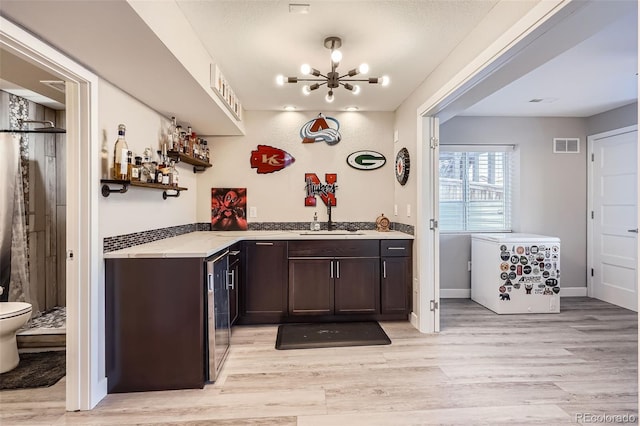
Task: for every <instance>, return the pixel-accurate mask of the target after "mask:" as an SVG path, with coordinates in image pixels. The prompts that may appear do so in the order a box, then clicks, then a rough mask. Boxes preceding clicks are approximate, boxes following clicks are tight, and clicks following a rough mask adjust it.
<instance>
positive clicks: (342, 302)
mask: <svg viewBox="0 0 640 426" xmlns="http://www.w3.org/2000/svg"><path fill="white" fill-rule="evenodd" d="M334 263H335V313H336V314H375V313H380V260H379V259H378V258H336V259H335V260H334Z"/></svg>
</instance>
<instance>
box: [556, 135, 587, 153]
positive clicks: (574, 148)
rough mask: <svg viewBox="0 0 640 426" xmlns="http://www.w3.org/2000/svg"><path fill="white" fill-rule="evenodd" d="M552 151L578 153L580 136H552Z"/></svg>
mask: <svg viewBox="0 0 640 426" xmlns="http://www.w3.org/2000/svg"><path fill="white" fill-rule="evenodd" d="M553 152H554V153H555V154H578V153H579V152H580V138H553Z"/></svg>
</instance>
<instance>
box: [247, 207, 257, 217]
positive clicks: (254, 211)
mask: <svg viewBox="0 0 640 426" xmlns="http://www.w3.org/2000/svg"><path fill="white" fill-rule="evenodd" d="M249 217H258V208H257V207H255V206H252V207H249Z"/></svg>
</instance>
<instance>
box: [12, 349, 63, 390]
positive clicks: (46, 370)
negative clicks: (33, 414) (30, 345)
mask: <svg viewBox="0 0 640 426" xmlns="http://www.w3.org/2000/svg"><path fill="white" fill-rule="evenodd" d="M65 371H66V352H65V351H50V352H33V353H21V354H20V363H19V364H18V366H17V367H16V368H14V369H13V370H11V371H7V372H6V373H2V374H0V389H25V388H40V387H45V386H51V385H53V384H55V383H57V382H58V380H60V379H61V378H63V377H64V375H65Z"/></svg>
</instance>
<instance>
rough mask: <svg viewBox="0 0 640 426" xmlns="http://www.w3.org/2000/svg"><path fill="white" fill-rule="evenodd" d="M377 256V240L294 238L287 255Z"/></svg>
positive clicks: (378, 252) (378, 250) (290, 242)
mask: <svg viewBox="0 0 640 426" xmlns="http://www.w3.org/2000/svg"><path fill="white" fill-rule="evenodd" d="M303 256H305V257H308V256H313V257H378V256H380V249H379V246H378V240H313V241H311V240H302V241H299V240H294V241H289V257H303Z"/></svg>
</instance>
